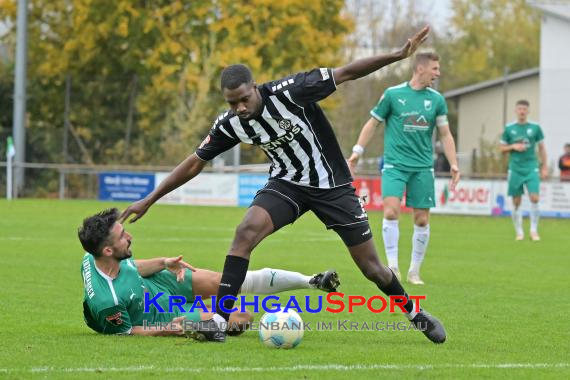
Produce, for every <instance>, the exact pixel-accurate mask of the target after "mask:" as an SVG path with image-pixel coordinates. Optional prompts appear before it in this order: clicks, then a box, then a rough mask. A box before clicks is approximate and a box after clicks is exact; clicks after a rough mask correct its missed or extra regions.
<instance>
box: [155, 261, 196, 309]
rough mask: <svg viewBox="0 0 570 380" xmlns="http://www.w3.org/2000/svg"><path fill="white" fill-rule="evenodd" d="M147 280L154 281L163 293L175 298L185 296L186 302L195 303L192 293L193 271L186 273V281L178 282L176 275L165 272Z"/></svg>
mask: <svg viewBox="0 0 570 380" xmlns="http://www.w3.org/2000/svg"><path fill="white" fill-rule="evenodd" d="M147 280H149V281H152V282H153V283H154V284H155V285H156V286H157V287H158V289H160V291H161V292H164V293H165V294H168V295H173V296H184V297H185V298H186V302H190V303H192V302H194V292H193V291H192V271H191V270H190V269H186V272H185V273H184V281H182V282H178V281H176V276H175V275H174V273H172V272H169V271H167V270H166V269H165V270H162V271H160V272H157V273H155V274H153V275H152V276H149V277H147Z"/></svg>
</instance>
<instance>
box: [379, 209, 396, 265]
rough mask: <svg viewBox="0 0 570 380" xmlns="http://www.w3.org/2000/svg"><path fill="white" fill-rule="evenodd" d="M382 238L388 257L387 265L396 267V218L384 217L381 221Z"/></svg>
mask: <svg viewBox="0 0 570 380" xmlns="http://www.w3.org/2000/svg"><path fill="white" fill-rule="evenodd" d="M382 238H383V239H384V250H385V251H386V258H387V259H388V266H389V267H391V268H398V240H400V228H399V227H398V220H388V219H384V220H383V221H382Z"/></svg>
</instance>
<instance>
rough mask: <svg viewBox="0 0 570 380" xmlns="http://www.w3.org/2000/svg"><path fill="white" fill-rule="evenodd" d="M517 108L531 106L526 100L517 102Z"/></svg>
mask: <svg viewBox="0 0 570 380" xmlns="http://www.w3.org/2000/svg"><path fill="white" fill-rule="evenodd" d="M516 105H517V106H527V107H529V106H530V103H529V102H528V100H526V99H521V100H517V104H516Z"/></svg>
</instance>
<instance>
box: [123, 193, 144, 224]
mask: <svg viewBox="0 0 570 380" xmlns="http://www.w3.org/2000/svg"><path fill="white" fill-rule="evenodd" d="M150 206H151V204H149V203H148V201H147V200H146V198H144V199H141V200H140V201H137V202H135V203H133V204H132V205H130V206H129V207H127V208H126V209H125V211H123V212H122V213H121V216H119V222H120V223H124V222H125V220H127V219H128V218H129V216H131V215H133V214H135V217H134V218H132V219H131V220H130V221H129V223H134V222H136V221H137V220H139V219H140V218H142V217H143V215H144V214H145V213H146V212H147V210H148V209H149V207H150Z"/></svg>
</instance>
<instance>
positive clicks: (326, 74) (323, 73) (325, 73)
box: [321, 67, 329, 80]
mask: <svg viewBox="0 0 570 380" xmlns="http://www.w3.org/2000/svg"><path fill="white" fill-rule="evenodd" d="M321 76H322V77H323V80H327V79H329V71H328V70H327V69H326V68H325V67H321Z"/></svg>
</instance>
